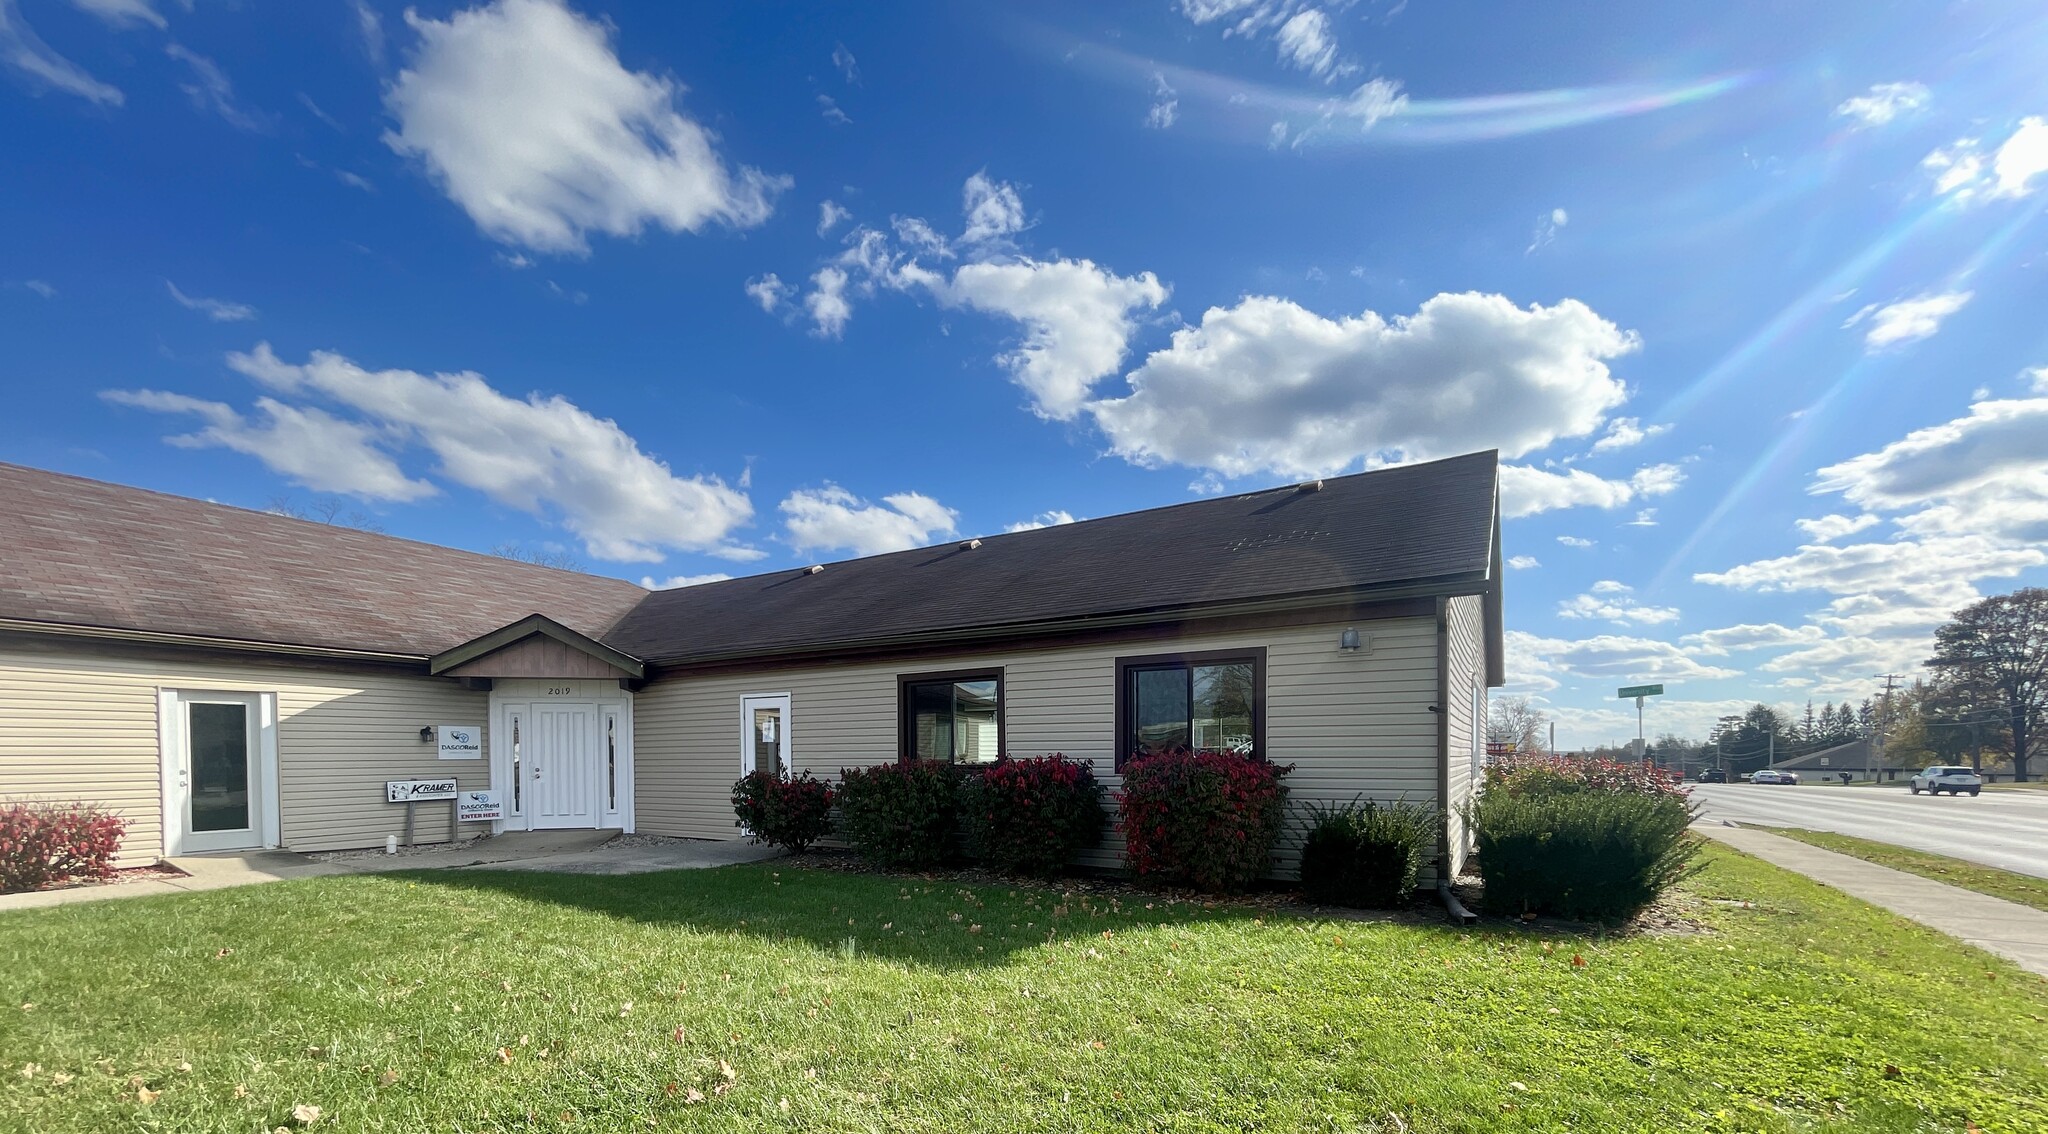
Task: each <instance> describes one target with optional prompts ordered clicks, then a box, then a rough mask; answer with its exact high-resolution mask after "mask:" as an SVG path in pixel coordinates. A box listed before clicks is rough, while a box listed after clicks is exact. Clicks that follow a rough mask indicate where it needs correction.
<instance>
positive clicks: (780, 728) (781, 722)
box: [740, 693, 790, 778]
mask: <svg viewBox="0 0 2048 1134" xmlns="http://www.w3.org/2000/svg"><path fill="white" fill-rule="evenodd" d="M757 771H759V772H774V773H775V774H776V775H778V776H782V777H785V778H786V777H788V775H789V771H790V763H789V694H787V693H762V694H756V695H752V696H747V697H742V698H740V775H742V776H749V775H752V774H754V773H755V772H757Z"/></svg>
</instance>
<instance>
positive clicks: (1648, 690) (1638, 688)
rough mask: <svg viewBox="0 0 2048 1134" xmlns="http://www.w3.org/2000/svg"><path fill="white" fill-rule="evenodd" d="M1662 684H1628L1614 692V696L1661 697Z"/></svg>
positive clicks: (1662, 691) (1662, 693) (1662, 692)
mask: <svg viewBox="0 0 2048 1134" xmlns="http://www.w3.org/2000/svg"><path fill="white" fill-rule="evenodd" d="M1663 695H1664V687H1663V686H1662V685H1630V686H1626V687H1625V688H1623V689H1621V690H1620V691H1618V692H1616V693H1615V696H1616V697H1662V696H1663Z"/></svg>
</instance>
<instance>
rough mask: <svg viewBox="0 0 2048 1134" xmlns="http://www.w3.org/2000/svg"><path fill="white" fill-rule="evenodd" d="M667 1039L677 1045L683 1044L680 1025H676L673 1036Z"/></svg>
mask: <svg viewBox="0 0 2048 1134" xmlns="http://www.w3.org/2000/svg"><path fill="white" fill-rule="evenodd" d="M669 1038H670V1039H673V1040H675V1041H676V1042H677V1043H681V1042H683V1026H682V1025H681V1024H677V1025H676V1031H675V1034H674V1035H673V1036H670V1037H669Z"/></svg>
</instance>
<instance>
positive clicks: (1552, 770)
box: [1484, 753, 1685, 797]
mask: <svg viewBox="0 0 2048 1134" xmlns="http://www.w3.org/2000/svg"><path fill="white" fill-rule="evenodd" d="M1484 786H1485V790H1487V791H1489V792H1509V793H1512V794H1514V795H1539V794H1544V793H1550V792H1580V791H1610V792H1613V791H1618V792H1633V793H1636V794H1638V795H1670V796H1680V797H1683V796H1684V795H1685V789H1684V788H1683V787H1681V786H1680V784H1679V781H1678V777H1677V776H1675V775H1673V774H1672V773H1670V772H1667V771H1665V770H1664V769H1662V768H1659V767H1657V766H1655V765H1653V764H1637V763H1629V762H1625V761H1621V760H1597V759H1593V758H1591V757H1586V756H1544V755H1539V754H1535V753H1518V754H1516V755H1513V756H1496V757H1494V758H1493V759H1492V760H1491V761H1490V762H1488V763H1487V765H1486V778H1485V781H1484Z"/></svg>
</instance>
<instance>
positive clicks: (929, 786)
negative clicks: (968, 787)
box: [839, 760, 960, 870]
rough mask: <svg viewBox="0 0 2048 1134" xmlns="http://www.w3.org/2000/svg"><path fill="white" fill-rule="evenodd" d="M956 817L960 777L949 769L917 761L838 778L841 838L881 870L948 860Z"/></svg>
mask: <svg viewBox="0 0 2048 1134" xmlns="http://www.w3.org/2000/svg"><path fill="white" fill-rule="evenodd" d="M959 815H960V791H959V776H958V774H957V773H955V772H954V770H953V767H952V765H950V764H945V763H942V762H940V761H937V760H918V761H915V762H913V763H907V764H878V765H876V766H874V767H869V768H843V769H841V770H840V772H839V819H840V822H839V831H840V834H842V835H843V836H845V838H846V841H847V842H849V843H851V844H852V845H853V849H854V850H855V851H856V852H858V853H859V854H860V856H861V857H862V858H864V859H867V860H868V862H870V863H872V864H874V865H875V866H879V867H881V868H883V869H885V870H896V869H902V868H910V869H921V868H924V867H931V866H937V865H939V864H940V863H942V862H945V861H946V860H947V859H948V858H951V857H952V855H953V841H954V838H955V837H956V835H957V834H958V830H959Z"/></svg>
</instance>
